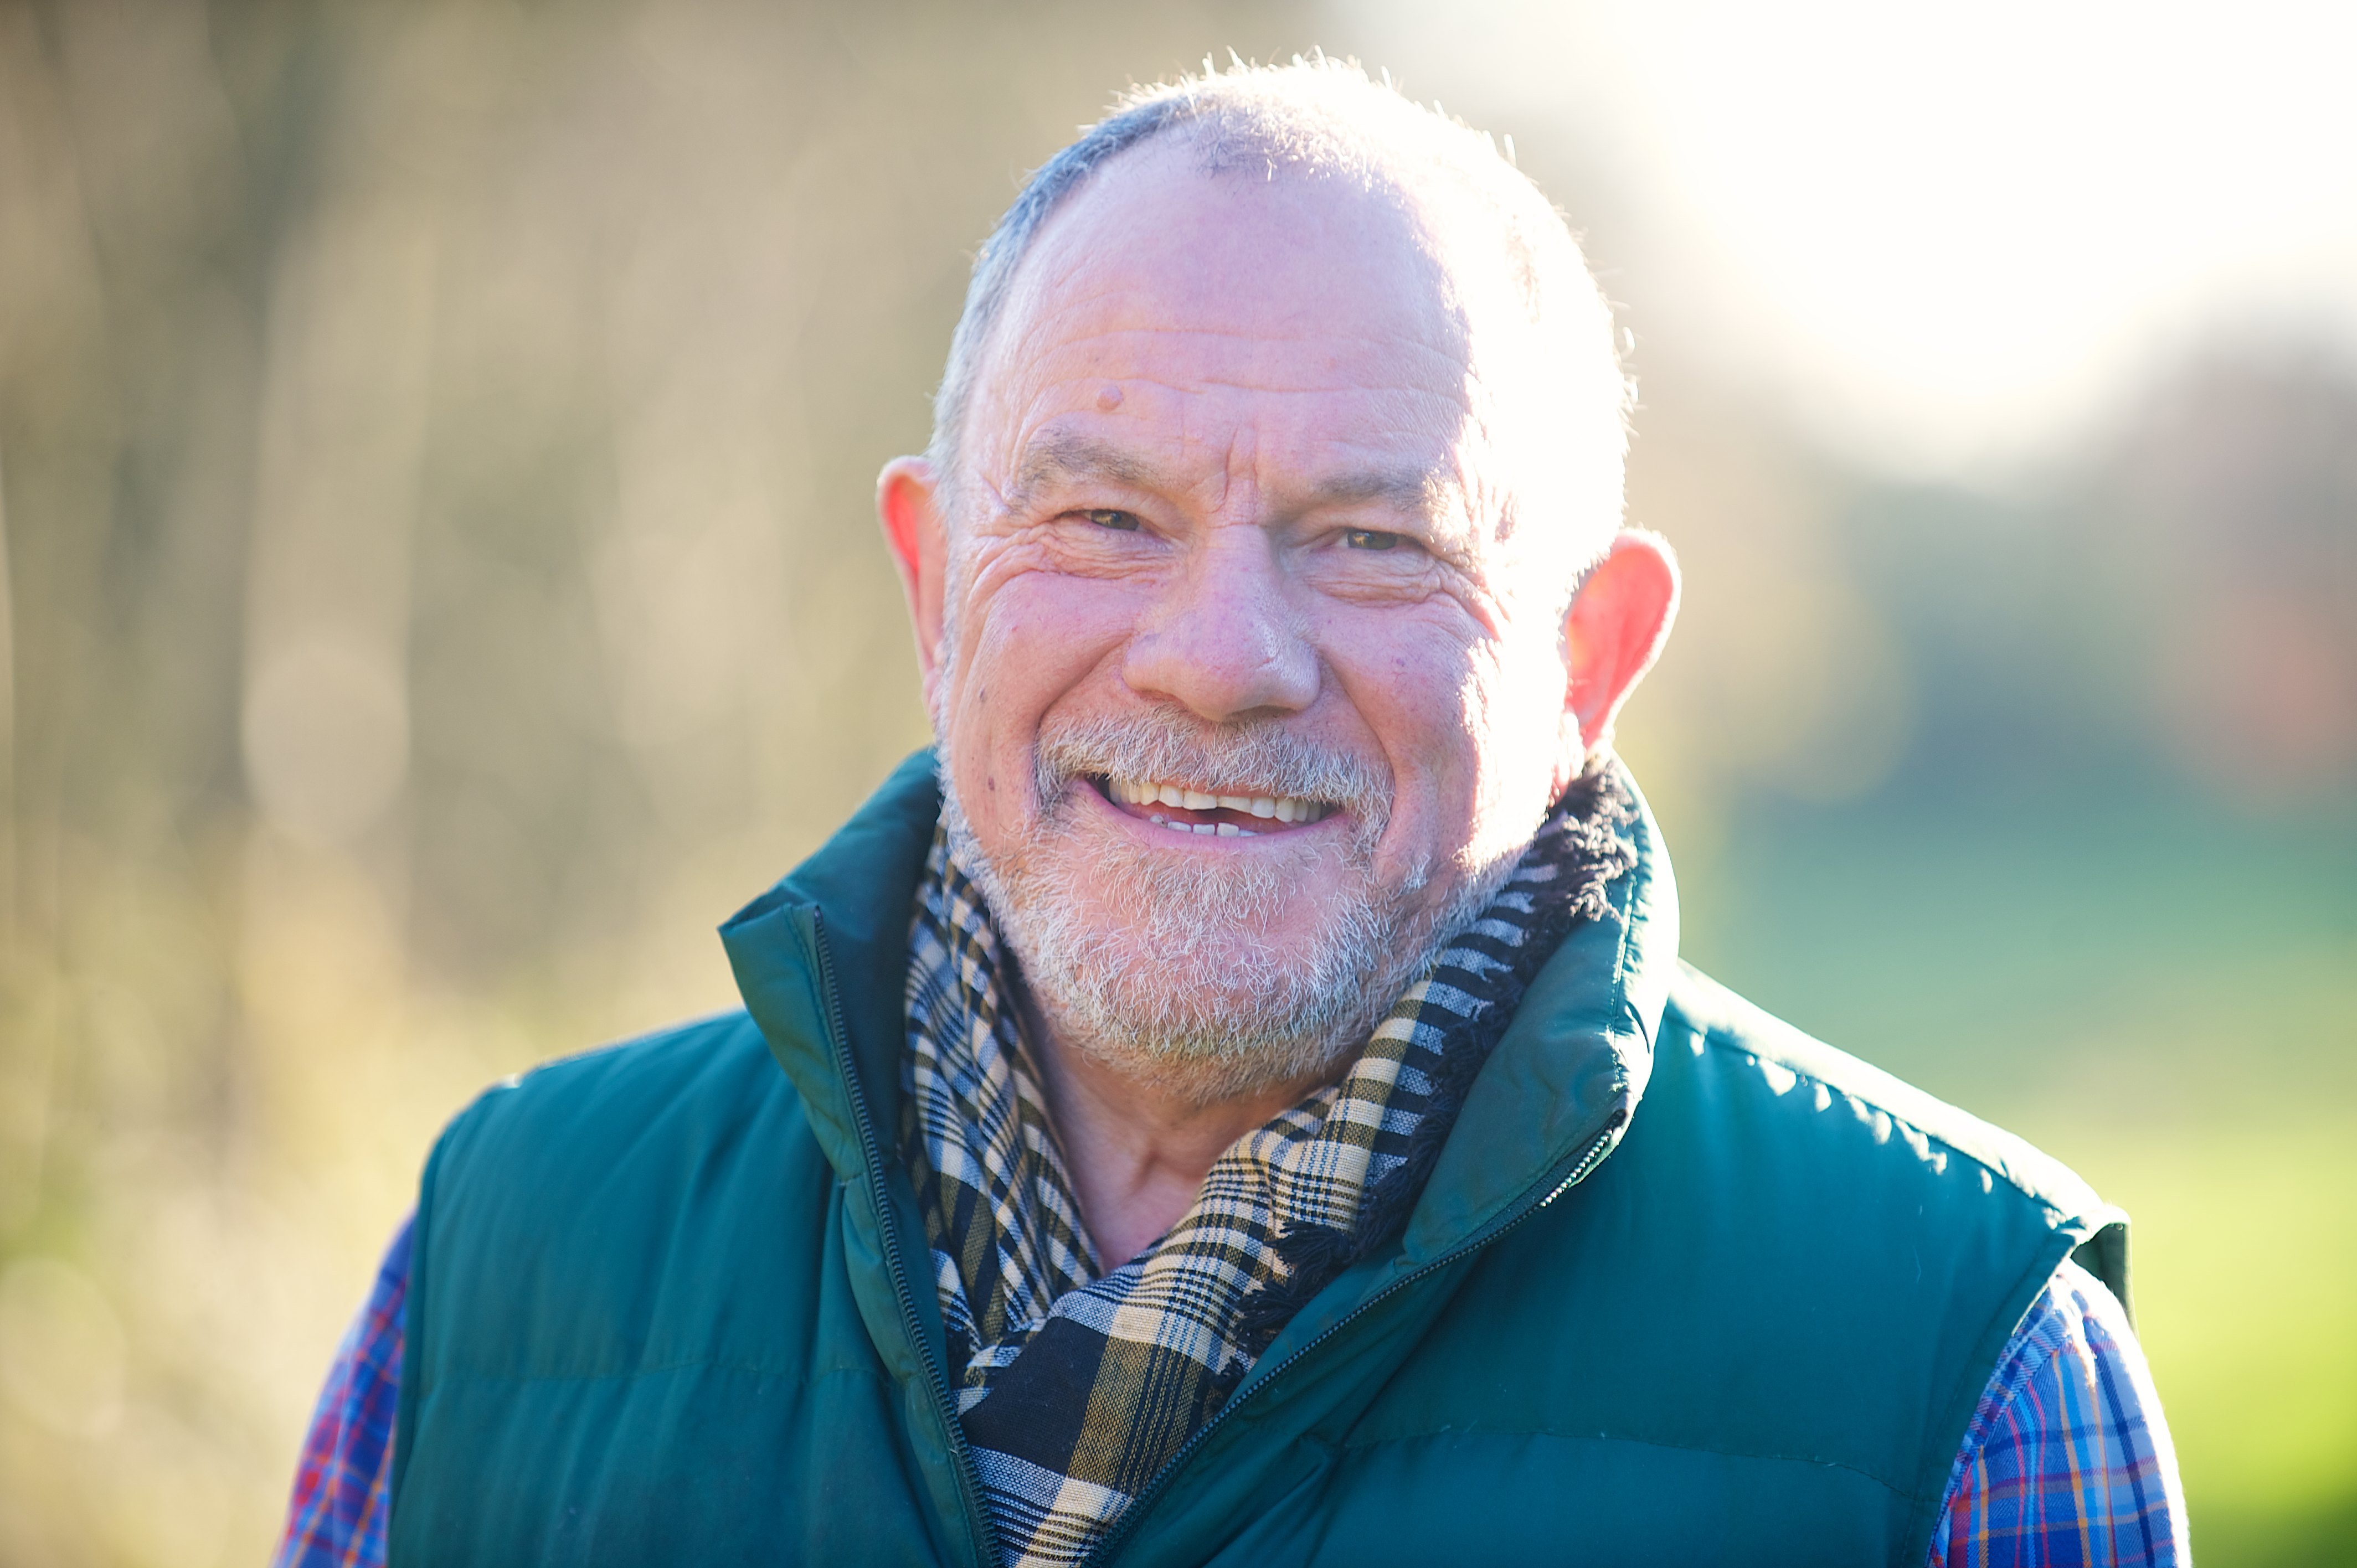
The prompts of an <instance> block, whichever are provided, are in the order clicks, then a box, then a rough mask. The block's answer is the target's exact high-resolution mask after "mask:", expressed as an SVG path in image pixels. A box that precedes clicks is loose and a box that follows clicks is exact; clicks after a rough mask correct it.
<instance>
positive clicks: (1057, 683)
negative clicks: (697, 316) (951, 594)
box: [944, 570, 1135, 755]
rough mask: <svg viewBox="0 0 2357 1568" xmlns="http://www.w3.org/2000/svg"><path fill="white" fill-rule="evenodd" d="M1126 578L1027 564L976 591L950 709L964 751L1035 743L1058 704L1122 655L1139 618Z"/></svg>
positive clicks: (961, 635)
mask: <svg viewBox="0 0 2357 1568" xmlns="http://www.w3.org/2000/svg"><path fill="white" fill-rule="evenodd" d="M1127 597H1128V596H1126V595H1125V593H1124V591H1123V589H1122V588H1121V585H1117V584H1107V583H1103V582H1095V581H1091V580H1089V579H1086V578H1081V577H1071V576H1065V575H1060V574H1057V573H1053V572H1047V571H1039V570H1027V571H1018V572H1012V573H1007V574H1004V575H996V577H995V579H994V580H991V581H989V582H988V584H987V588H986V591H985V592H980V593H977V594H975V595H974V596H973V597H972V598H970V599H969V601H968V603H967V605H966V606H965V607H964V618H963V619H962V620H961V622H960V624H959V627H958V640H959V644H960V647H959V660H958V662H957V665H956V667H955V669H954V670H953V671H952V681H951V682H950V690H949V692H948V693H947V694H946V696H947V700H946V703H945V704H944V705H945V711H946V714H947V717H948V719H949V722H950V724H951V725H952V728H953V730H954V734H955V740H956V742H957V743H958V745H959V746H960V748H961V750H965V749H969V748H971V747H972V746H976V745H979V746H983V747H985V748H987V749H989V750H991V751H993V752H996V753H998V754H1001V755H1005V754H1007V753H1011V752H1015V751H1019V750H1026V749H1028V747H1029V746H1030V745H1031V744H1032V742H1033V741H1034V739H1036V738H1037V736H1038V735H1039V721H1040V718H1041V716H1042V715H1043V714H1046V713H1047V712H1048V710H1049V709H1050V708H1052V707H1053V706H1055V704H1056V703H1058V702H1059V701H1060V700H1062V699H1063V698H1064V697H1065V696H1066V695H1067V694H1069V693H1071V692H1072V691H1073V690H1074V689H1075V688H1076V687H1080V686H1082V685H1085V684H1086V683H1087V682H1088V681H1089V677H1090V675H1091V673H1092V671H1097V670H1099V669H1102V668H1105V667H1106V666H1107V665H1108V664H1109V663H1110V662H1113V661H1114V655H1115V654H1117V652H1118V650H1119V649H1120V648H1121V646H1122V643H1123V641H1124V639H1125V638H1126V637H1127V635H1128V631H1129V628H1130V627H1131V625H1132V624H1133V623H1134V621H1135V607H1134V606H1131V605H1130V604H1128V603H1127Z"/></svg>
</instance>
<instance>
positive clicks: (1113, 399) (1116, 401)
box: [1097, 381, 1121, 413]
mask: <svg viewBox="0 0 2357 1568" xmlns="http://www.w3.org/2000/svg"><path fill="white" fill-rule="evenodd" d="M1120 406H1121V388H1119V387H1117V386H1115V385H1114V383H1112V382H1111V381H1107V382H1106V383H1105V385H1104V390H1103V391H1102V392H1098V393H1097V407H1098V409H1099V410H1100V411H1102V412H1103V413H1112V412H1113V411H1114V409H1116V408H1119V407H1120Z"/></svg>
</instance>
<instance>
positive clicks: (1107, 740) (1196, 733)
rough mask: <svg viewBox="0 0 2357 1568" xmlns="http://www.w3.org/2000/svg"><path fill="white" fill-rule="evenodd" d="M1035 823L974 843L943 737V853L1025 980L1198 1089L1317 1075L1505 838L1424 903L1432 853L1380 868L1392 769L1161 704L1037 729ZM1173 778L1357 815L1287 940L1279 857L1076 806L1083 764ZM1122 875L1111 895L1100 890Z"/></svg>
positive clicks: (1061, 1033) (1120, 1056)
mask: <svg viewBox="0 0 2357 1568" xmlns="http://www.w3.org/2000/svg"><path fill="white" fill-rule="evenodd" d="M942 775H943V780H944V790H943V801H942V815H943V822H944V825H945V827H946V829H947V832H948V835H949V841H950V847H951V851H952V854H953V855H954V856H955V857H956V860H957V863H958V865H960V866H962V867H963V869H964V871H965V872H966V874H967V875H969V876H971V877H972V878H973V879H974V883H975V885H976V886H979V887H980V888H981V890H982V893H983V897H984V898H985V901H986V902H987V903H988V904H989V907H990V911H991V915H992V918H993V919H994V920H995V921H996V924H997V927H998V930H999V934H1000V936H1001V937H1002V938H1004V939H1005V940H1006V944H1007V946H1008V947H1009V948H1010V949H1012V950H1013V951H1014V953H1015V956H1016V957H1017V960H1018V961H1019V962H1020V964H1021V968H1022V980H1023V982H1024V983H1026V984H1027V985H1028V988H1029V992H1030V996H1031V999H1032V1001H1033V1003H1034V1004H1035V1005H1037V1006H1038V1008H1039V1011H1040V1012H1041V1013H1042V1014H1043V1015H1045V1017H1046V1018H1047V1020H1048V1021H1049V1023H1050V1025H1051V1026H1053V1027H1054V1029H1055V1031H1056V1034H1057V1036H1058V1038H1059V1040H1060V1041H1061V1042H1064V1043H1068V1044H1070V1045H1071V1046H1072V1047H1075V1048H1077V1049H1079V1050H1081V1051H1082V1052H1084V1053H1086V1054H1087V1055H1089V1056H1091V1057H1092V1058H1097V1059H1099V1060H1101V1061H1103V1062H1104V1063H1105V1064H1106V1065H1108V1066H1111V1067H1114V1068H1115V1069H1119V1070H1122V1071H1124V1072H1125V1073H1128V1074H1131V1075H1134V1076H1138V1077H1142V1078H1144V1079H1147V1080H1148V1081H1151V1082H1154V1083H1156V1084H1157V1086H1158V1087H1160V1088H1162V1089H1163V1090H1166V1091H1168V1092H1171V1093H1175V1094H1179V1095H1181V1096H1183V1097H1185V1098H1187V1099H1189V1100H1192V1101H1196V1102H1197V1103H1208V1102H1210V1101H1215V1100H1222V1099H1230V1098H1237V1097H1242V1096H1244V1095H1249V1094H1253V1093H1255V1092H1259V1091H1262V1090H1267V1089H1271V1088H1274V1087H1275V1086H1277V1085H1280V1084H1285V1083H1288V1082H1296V1081H1300V1080H1303V1079H1317V1078H1320V1077H1324V1076H1327V1075H1329V1074H1330V1073H1331V1072H1332V1071H1334V1070H1335V1069H1339V1068H1340V1066H1341V1065H1342V1063H1343V1062H1344V1061H1345V1060H1346V1059H1348V1058H1350V1057H1351V1056H1353V1055H1355V1054H1356V1053H1357V1051H1358V1050H1359V1048H1360V1047H1362V1046H1363V1045H1364V1044H1365V1042H1366V1039H1367V1036H1368V1034H1369V1033H1370V1031H1372V1028H1373V1027H1374V1026H1375V1024H1376V1023H1377V1022H1378V1021H1379V1020H1380V1019H1381V1018H1382V1016H1383V1014H1384V1013H1385V1012H1387V1011H1388V1010H1389V1009H1390V1007H1391V1005H1392V1004H1393V1003H1394V1001H1396V1000H1397V999H1398V997H1399V994H1400V993H1402V992H1403V991H1405V989H1406V988H1407V987H1408V985H1409V984H1411V983H1413V982H1414V981H1415V979H1416V978H1417V977H1418V976H1419V975H1420V974H1421V973H1422V972H1424V971H1425V970H1426V968H1427V967H1428V966H1429V965H1430V964H1431V962H1432V961H1433V960H1434V959H1435V958H1436V957H1437V955H1438V954H1439V952H1440V950H1441V949H1442V948H1443V947H1445V946H1446V945H1447V944H1448V941H1449V940H1453V939H1454V938H1455V937H1456V936H1457V935H1458V933H1459V932H1461V931H1462V930H1463V929H1465V928H1466V927H1467V926H1468V925H1469V924H1470V923H1471V921H1472V920H1473V918H1475V917H1476V916H1477V915H1478V914H1479V913H1480V909H1481V907H1482V906H1483V905H1484V904H1486V903H1487V902H1488V900H1489V898H1490V897H1491V894H1493V893H1494V892H1495V891H1496V888H1497V886H1499V884H1500V883H1501V882H1502V881H1503V880H1504V878H1505V877H1506V875H1509V874H1510V873H1511V872H1512V868H1513V857H1512V856H1507V857H1505V858H1504V859H1503V860H1501V862H1500V863H1499V864H1498V865H1494V866H1488V867H1483V868H1481V873H1480V875H1475V876H1472V877H1469V878H1468V880H1467V882H1466V885H1465V886H1462V887H1461V888H1459V889H1458V891H1457V893H1456V894H1455V896H1453V897H1450V898H1448V900H1446V901H1445V903H1444V904H1443V906H1442V907H1441V908H1439V909H1438V910H1437V911H1435V910H1432V909H1429V908H1422V907H1421V905H1420V901H1419V900H1418V899H1417V897H1416V895H1417V894H1418V893H1420V892H1421V891H1422V890H1423V889H1424V886H1425V885H1426V881H1427V880H1428V876H1429V868H1428V867H1416V868H1414V869H1413V870H1412V871H1411V873H1410V874H1409V875H1407V876H1406V877H1405V878H1403V879H1402V880H1401V881H1400V883H1399V884H1398V885H1396V886H1384V885H1383V883H1382V882H1381V881H1380V880H1379V878H1378V876H1377V875H1376V870H1375V865H1374V845H1375V843H1376V841H1377V840H1378V839H1379V838H1380V837H1381V836H1382V832H1383V825H1384V823H1385V822H1387V821H1388V819H1389V815H1390V803H1391V802H1390V793H1391V791H1390V780H1389V778H1388V776H1387V774H1385V773H1383V772H1382V771H1380V770H1378V769H1376V768H1372V767H1370V766H1369V765H1368V764H1366V763H1364V762H1362V761H1361V760H1360V759H1358V758H1356V757H1350V756H1347V755H1344V754H1339V753H1334V752H1329V751H1324V750H1320V749H1318V748H1316V747H1313V746H1309V745H1308V744H1307V743H1305V742H1303V741H1300V740H1298V739H1297V738H1296V737H1294V736H1291V735H1289V734H1288V733H1286V731H1284V730H1283V729H1281V728H1280V727H1278V726H1277V725H1275V724H1268V725H1234V726H1224V727H1221V728H1216V729H1215V728H1212V727H1211V726H1207V725H1193V724H1189V723H1187V722H1185V721H1182V720H1179V718H1177V717H1176V716H1175V715H1168V716H1164V715H1157V716H1152V717H1140V718H1136V719H1131V720H1126V721H1124V722H1121V723H1117V724H1116V723H1112V722H1101V723H1098V724H1095V725H1088V726H1084V727H1081V728H1076V729H1067V730H1062V731H1058V732H1054V733H1050V734H1043V735H1042V736H1041V739H1040V745H1039V766H1038V768H1037V777H1036V778H1035V779H1034V781H1033V788H1034V791H1035V800H1034V803H1035V807H1036V810H1037V815H1036V822H1037V826H1036V829H1035V831H1034V832H1032V833H1031V834H1030V835H1029V837H1028V840H1027V841H1026V842H1025V843H1020V844H1017V845H1015V846H1013V847H1011V848H1010V849H1008V850H1007V851H1006V852H1005V853H1003V854H1000V855H998V856H996V857H994V856H991V855H988V854H985V853H984V851H983V848H982V845H981V843H979V842H978V841H977V839H976V838H975V836H974V831H973V827H972V825H971V823H970V822H969V821H968V819H967V817H966V815H965V812H964V811H963V806H962V803H961V802H960V801H959V800H958V797H957V791H956V789H955V785H954V773H953V770H952V768H951V767H950V766H949V762H948V757H947V747H946V746H943V766H942ZM1108 775H1110V776H1117V777H1123V778H1135V779H1157V778H1161V779H1168V778H1183V779H1189V780H1193V781H1195V782H1197V783H1199V784H1200V785H1201V786H1202V787H1205V788H1208V789H1220V788H1222V786H1225V785H1230V784H1232V785H1234V786H1236V787H1238V788H1242V789H1249V790H1250V791H1251V792H1254V793H1260V794H1269V793H1272V792H1274V793H1277V794H1285V795H1294V796H1299V797H1304V798H1308V799H1313V800H1327V801H1332V802H1336V803H1339V804H1340V805H1342V806H1343V807H1344V809H1345V810H1347V811H1350V812H1351V814H1352V819H1353V822H1354V823H1355V826H1356V831H1355V832H1353V833H1352V834H1351V837H1350V838H1349V839H1348V840H1347V841H1344V842H1342V843H1331V842H1330V841H1329V844H1328V845H1327V846H1326V847H1324V849H1323V851H1322V853H1324V854H1329V855H1334V856H1338V857H1340V860H1341V862H1342V864H1343V865H1344V866H1345V868H1346V869H1347V871H1348V872H1349V873H1350V875H1348V876H1347V877H1346V878H1345V883H1344V890H1343V891H1342V892H1340V893H1339V894H1337V895H1336V896H1334V897H1330V898H1329V899H1328V900H1327V901H1326V903H1325V905H1324V906H1323V907H1322V908H1318V910H1317V911H1316V912H1315V918H1314V922H1313V924H1312V927H1311V929H1310V930H1309V931H1308V934H1307V936H1306V938H1305V937H1302V936H1295V937H1293V938H1291V939H1290V940H1288V941H1287V942H1286V945H1285V947H1284V948H1283V949H1282V950H1279V949H1276V948H1274V947H1273V946H1272V944H1271V943H1270V941H1269V933H1270V931H1271V930H1272V929H1274V928H1275V926H1276V925H1277V923H1278V922H1279V921H1280V920H1281V919H1282V918H1284V917H1285V916H1286V913H1287V912H1288V909H1289V908H1290V907H1291V906H1292V905H1293V903H1294V901H1295V900H1296V899H1297V897H1299V895H1298V893H1297V890H1296V889H1295V887H1294V886H1292V885H1291V877H1290V875H1288V873H1287V871H1286V869H1285V868H1284V867H1282V865H1279V864H1271V863H1267V862H1259V861H1256V859H1255V858H1254V857H1247V856H1241V855H1220V856H1217V857H1204V856H1197V855H1194V854H1187V853H1184V852H1179V851H1176V850H1175V848H1174V851H1171V852H1157V851H1156V850H1154V849H1152V848H1149V847H1147V846H1146V845H1143V844H1140V843H1135V841H1133V840H1130V839H1128V838H1126V837H1125V836H1120V835H1116V834H1114V833H1109V832H1103V831H1102V830H1100V829H1096V828H1093V827H1092V826H1091V824H1089V823H1087V822H1082V821H1081V820H1080V813H1078V812H1076V811H1074V810H1073V809H1072V807H1073V804H1074V802H1073V801H1072V800H1071V798H1070V797H1069V796H1068V794H1067V792H1066V786H1067V785H1068V784H1069V783H1070V781H1071V779H1075V778H1078V777H1083V776H1108ZM1114 889H1118V897H1112V896H1110V895H1111V892H1112V890H1114Z"/></svg>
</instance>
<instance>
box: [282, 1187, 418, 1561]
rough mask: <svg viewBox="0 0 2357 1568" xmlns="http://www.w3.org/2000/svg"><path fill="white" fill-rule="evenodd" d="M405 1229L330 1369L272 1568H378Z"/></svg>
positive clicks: (389, 1467)
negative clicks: (283, 1534) (284, 1531)
mask: <svg viewBox="0 0 2357 1568" xmlns="http://www.w3.org/2000/svg"><path fill="white" fill-rule="evenodd" d="M412 1218H413V1219H414V1216H413V1217H412ZM411 1223H412V1220H411V1219H404V1220H403V1221H402V1222H401V1229H400V1230H399V1231H397V1232H396V1233H395V1234H394V1236H393V1244H392V1245H391V1246H389V1247H387V1248H386V1249H385V1252H384V1262H383V1263H382V1265H381V1266H380V1267H379V1268H378V1270H377V1274H376V1283H375V1285H374V1286H373V1287H372V1288H371V1290H370V1291H369V1296H368V1300H367V1301H366V1302H365V1303H363V1304H362V1305H361V1311H360V1316H358V1317H356V1318H354V1319H353V1320H352V1326H351V1327H350V1329H348V1330H346V1331H345V1334H344V1340H343V1343H342V1344H341V1345H339V1347H337V1349H336V1359H335V1363H334V1364H333V1365H332V1366H330V1367H329V1368H328V1382H327V1386H326V1387H325V1388H323V1389H321V1390H320V1391H319V1403H318V1408H317V1410H315V1411H314V1412H312V1414H311V1430H310V1434H309V1435H308V1436H307V1437H306V1438H305V1439H304V1440H303V1459H302V1463H301V1465H300V1466H297V1468H296V1472H295V1496H294V1498H293V1499H292V1500H291V1501H290V1502H289V1503H288V1505H287V1509H286V1533H285V1536H284V1537H282V1538H281V1539H280V1541H279V1543H278V1555H277V1556H276V1557H275V1558H274V1559H273V1560H272V1561H273V1563H274V1568H384V1559H385V1523H386V1516H387V1515H388V1514H389V1513H390V1512H391V1509H392V1502H393V1496H392V1486H393V1414H394V1411H395V1409H396V1408H397V1406H398V1403H399V1399H400V1393H401V1318H402V1307H403V1304H404V1302H405V1300H406V1299H407V1297H408V1294H409V1232H410V1226H411Z"/></svg>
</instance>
